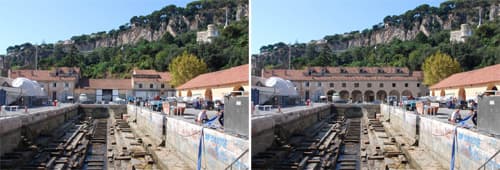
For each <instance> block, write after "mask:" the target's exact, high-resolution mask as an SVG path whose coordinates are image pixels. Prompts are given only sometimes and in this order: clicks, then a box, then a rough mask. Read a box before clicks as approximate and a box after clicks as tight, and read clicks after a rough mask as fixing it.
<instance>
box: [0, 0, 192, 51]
mask: <svg viewBox="0 0 500 170" xmlns="http://www.w3.org/2000/svg"><path fill="white" fill-rule="evenodd" d="M191 1H192V0H119V1H114V0H78V1H73V0H43V1H40V0H2V1H0V23H1V24H0V54H5V53H6V49H7V47H9V46H12V45H17V44H22V43H25V42H31V43H37V44H41V43H42V42H43V41H45V42H46V43H54V42H56V41H58V40H66V39H69V38H71V36H74V35H81V34H90V33H93V32H99V31H109V30H111V29H117V28H118V27H119V26H120V25H122V24H125V23H127V22H129V20H130V18H131V17H132V16H138V15H147V14H150V13H151V12H153V11H155V10H160V9H161V8H162V7H164V6H167V5H170V4H174V5H176V6H181V7H185V6H186V4H187V3H189V2H191Z"/></svg>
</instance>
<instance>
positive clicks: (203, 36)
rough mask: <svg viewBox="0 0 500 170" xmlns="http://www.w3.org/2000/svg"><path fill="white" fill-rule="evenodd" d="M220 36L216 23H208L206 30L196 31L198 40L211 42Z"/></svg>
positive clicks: (199, 41)
mask: <svg viewBox="0 0 500 170" xmlns="http://www.w3.org/2000/svg"><path fill="white" fill-rule="evenodd" d="M218 36H219V31H218V30H217V27H216V26H215V25H214V24H208V26H207V30H206V31H198V32H197V33H196V42H198V43H211V42H212V39H213V38H215V37H218Z"/></svg>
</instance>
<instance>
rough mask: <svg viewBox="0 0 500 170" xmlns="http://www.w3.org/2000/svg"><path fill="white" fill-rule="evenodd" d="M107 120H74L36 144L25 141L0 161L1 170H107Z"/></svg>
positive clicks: (38, 139) (40, 138) (44, 136)
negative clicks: (105, 155)
mask: <svg viewBox="0 0 500 170" xmlns="http://www.w3.org/2000/svg"><path fill="white" fill-rule="evenodd" d="M106 130H107V120H106V119H95V120H94V119H88V120H85V121H79V120H78V119H76V118H75V119H73V120H71V121H69V122H67V123H65V124H63V125H62V126H61V127H59V128H58V129H56V130H55V131H54V132H53V133H52V134H51V135H42V136H40V137H38V138H37V140H35V141H37V143H34V142H31V141H29V140H28V139H26V138H23V141H22V144H21V146H20V147H19V149H17V150H16V151H14V152H12V153H7V154H5V155H4V156H2V157H1V158H0V160H2V162H1V166H0V169H106V164H105V163H106V162H105V160H106V159H105V157H104V154H105V153H106Z"/></svg>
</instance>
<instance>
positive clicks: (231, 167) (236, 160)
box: [225, 149, 249, 170]
mask: <svg viewBox="0 0 500 170" xmlns="http://www.w3.org/2000/svg"><path fill="white" fill-rule="evenodd" d="M248 150H249V149H247V150H245V151H244V152H243V153H241V154H240V156H238V158H236V159H235V160H234V161H233V162H232V163H231V164H229V166H227V167H226V169H225V170H228V169H231V170H232V169H233V165H234V164H235V163H236V162H238V161H239V160H241V158H242V157H243V156H245V155H246V153H248Z"/></svg>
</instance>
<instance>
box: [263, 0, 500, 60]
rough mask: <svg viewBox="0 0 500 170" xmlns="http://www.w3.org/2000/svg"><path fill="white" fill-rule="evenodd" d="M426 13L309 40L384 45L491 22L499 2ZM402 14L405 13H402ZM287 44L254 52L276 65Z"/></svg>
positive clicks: (297, 50)
mask: <svg viewBox="0 0 500 170" xmlns="http://www.w3.org/2000/svg"><path fill="white" fill-rule="evenodd" d="M425 12H426V14H425V15H422V16H419V17H420V19H414V21H413V22H412V23H409V24H408V25H406V26H405V25H404V24H403V23H404V20H403V19H401V18H399V21H400V24H391V23H390V22H385V23H380V24H379V25H376V26H374V28H373V29H371V30H364V31H363V32H358V31H356V32H353V33H345V34H337V35H333V36H326V37H325V39H324V40H313V41H311V43H313V44H315V45H316V47H328V48H330V49H331V51H335V52H342V51H345V50H347V49H349V48H354V47H367V46H374V45H377V44H386V43H389V42H391V41H392V40H395V39H399V40H401V41H407V40H413V39H415V37H416V36H417V35H418V34H419V33H420V32H421V33H423V34H424V35H426V36H429V35H431V34H432V33H435V32H438V31H441V30H455V29H460V25H461V24H469V25H471V26H477V25H478V24H479V23H480V20H481V22H482V23H484V22H485V21H494V20H495V18H500V4H499V3H496V4H492V5H483V6H481V5H480V3H477V4H473V6H468V7H461V8H456V9H449V11H448V12H447V13H440V14H439V15H438V14H435V13H431V12H429V11H425ZM403 15H406V14H403ZM306 48H307V44H303V43H302V44H298V45H296V46H295V45H294V46H293V47H292V49H291V51H292V55H293V56H302V55H303V54H304V52H305V51H306ZM282 51H288V46H287V45H286V44H283V43H276V44H272V45H268V46H263V47H262V48H261V53H260V54H258V55H256V58H260V59H259V60H262V61H271V62H272V63H275V64H278V65H286V64H287V63H288V58H287V56H288V54H287V53H282Z"/></svg>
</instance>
